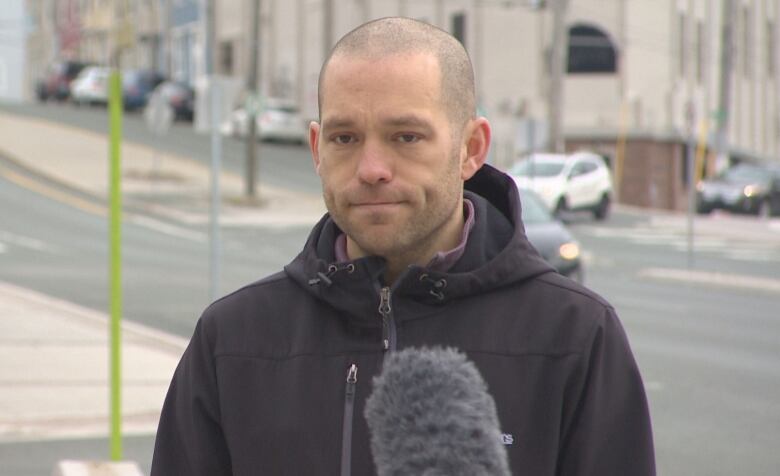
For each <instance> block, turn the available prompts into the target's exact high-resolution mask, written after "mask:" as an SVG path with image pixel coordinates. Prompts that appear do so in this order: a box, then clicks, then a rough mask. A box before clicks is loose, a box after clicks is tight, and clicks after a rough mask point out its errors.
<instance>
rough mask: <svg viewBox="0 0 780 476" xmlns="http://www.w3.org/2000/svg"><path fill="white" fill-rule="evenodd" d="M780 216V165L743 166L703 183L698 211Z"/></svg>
mask: <svg viewBox="0 0 780 476" xmlns="http://www.w3.org/2000/svg"><path fill="white" fill-rule="evenodd" d="M714 209H724V210H729V211H732V212H736V213H750V214H753V215H759V216H765V217H766V216H780V166H776V165H766V164H749V163H741V164H737V165H735V166H733V167H731V168H728V169H726V170H724V171H723V172H722V173H721V174H719V175H717V176H715V177H713V178H711V179H705V180H702V181H701V182H699V184H698V185H697V187H696V211H697V212H699V213H709V212H711V211H712V210H714Z"/></svg>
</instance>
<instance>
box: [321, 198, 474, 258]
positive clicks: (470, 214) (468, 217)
mask: <svg viewBox="0 0 780 476" xmlns="http://www.w3.org/2000/svg"><path fill="white" fill-rule="evenodd" d="M463 215H464V217H465V222H464V223H463V231H462V232H461V235H460V243H458V246H456V247H455V248H453V249H451V250H449V251H439V252H438V253H436V254H435V255H434V256H433V258H431V261H430V262H428V266H427V267H428V268H429V269H431V270H432V271H441V272H444V271H447V270H449V269H450V268H451V267H452V266H453V265H454V264H455V263H456V262H457V261H458V260H459V259H460V257H461V256H463V252H464V251H466V242H467V241H468V238H469V233H471V229H472V228H474V204H473V203H471V200H469V199H467V198H464V199H463ZM335 248H336V261H337V262H339V263H342V262H345V261H349V255H347V235H346V234H345V233H341V234H340V235H339V236H337V237H336V245H335Z"/></svg>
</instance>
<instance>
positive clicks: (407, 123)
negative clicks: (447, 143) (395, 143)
mask: <svg viewBox="0 0 780 476" xmlns="http://www.w3.org/2000/svg"><path fill="white" fill-rule="evenodd" d="M381 122H382V125H384V126H390V127H417V128H421V129H425V130H433V125H432V124H431V122H430V121H428V120H427V119H425V118H423V117H420V116H418V115H415V114H402V115H400V116H390V117H386V118H383V119H381ZM354 125H355V121H354V120H352V119H349V118H347V117H341V116H333V117H329V118H327V119H325V120H324V121H322V128H323V129H326V130H329V129H344V128H351V127H353V126H354Z"/></svg>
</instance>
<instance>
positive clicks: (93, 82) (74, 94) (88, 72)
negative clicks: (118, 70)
mask: <svg viewBox="0 0 780 476" xmlns="http://www.w3.org/2000/svg"><path fill="white" fill-rule="evenodd" d="M110 73H111V69H110V68H108V67H106V66H88V67H86V68H84V69H83V70H82V71H81V72H80V73H79V75H78V76H76V79H74V80H73V83H71V92H70V95H71V100H72V101H73V102H74V103H75V104H76V105H82V104H106V103H108V77H109V75H110Z"/></svg>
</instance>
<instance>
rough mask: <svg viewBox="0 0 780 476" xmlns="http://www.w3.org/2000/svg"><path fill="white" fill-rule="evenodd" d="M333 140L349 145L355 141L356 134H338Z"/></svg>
mask: <svg viewBox="0 0 780 476" xmlns="http://www.w3.org/2000/svg"><path fill="white" fill-rule="evenodd" d="M331 140H332V141H333V142H335V143H336V144H339V145H347V144H350V143H352V142H355V136H353V135H351V134H336V135H334V136H333V137H332V138H331Z"/></svg>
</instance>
